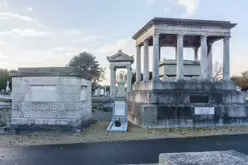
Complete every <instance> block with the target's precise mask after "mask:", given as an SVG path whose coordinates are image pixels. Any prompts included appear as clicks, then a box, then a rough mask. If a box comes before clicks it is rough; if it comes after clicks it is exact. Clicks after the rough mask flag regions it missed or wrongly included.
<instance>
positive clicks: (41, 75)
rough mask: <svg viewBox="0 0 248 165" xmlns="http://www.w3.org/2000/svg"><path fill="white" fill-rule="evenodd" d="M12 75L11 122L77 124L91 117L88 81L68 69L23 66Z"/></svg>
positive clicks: (17, 123) (50, 124) (21, 123)
mask: <svg viewBox="0 0 248 165" xmlns="http://www.w3.org/2000/svg"><path fill="white" fill-rule="evenodd" d="M11 76H12V116H11V125H12V126H14V127H16V128H20V127H26V126H39V127H47V126H48V127H52V126H65V127H70V128H71V127H73V128H74V127H79V126H81V125H82V124H86V123H88V122H89V121H90V119H91V82H90V81H89V80H86V79H83V78H82V77H80V76H79V75H77V74H76V73H75V72H74V71H73V69H72V68H68V67H62V68H23V69H19V70H18V73H16V74H11Z"/></svg>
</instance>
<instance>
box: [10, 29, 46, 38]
mask: <svg viewBox="0 0 248 165" xmlns="http://www.w3.org/2000/svg"><path fill="white" fill-rule="evenodd" d="M11 31H12V32H13V33H14V34H15V35H17V36H18V37H48V36H49V35H51V32H47V31H36V30H35V29H12V30H11Z"/></svg>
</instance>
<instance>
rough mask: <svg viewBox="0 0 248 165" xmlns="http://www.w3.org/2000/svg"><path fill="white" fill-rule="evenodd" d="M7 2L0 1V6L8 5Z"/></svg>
mask: <svg viewBox="0 0 248 165" xmlns="http://www.w3.org/2000/svg"><path fill="white" fill-rule="evenodd" d="M8 6H9V4H8V3H7V2H6V1H4V0H3V1H0V8H4V7H8Z"/></svg>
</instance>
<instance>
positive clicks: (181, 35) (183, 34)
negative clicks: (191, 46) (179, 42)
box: [177, 33, 185, 37]
mask: <svg viewBox="0 0 248 165" xmlns="http://www.w3.org/2000/svg"><path fill="white" fill-rule="evenodd" d="M177 36H178V37H183V36H185V33H178V34H177Z"/></svg>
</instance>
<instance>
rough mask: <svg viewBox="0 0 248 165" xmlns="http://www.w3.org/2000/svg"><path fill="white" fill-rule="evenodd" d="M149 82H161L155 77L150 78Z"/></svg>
mask: <svg viewBox="0 0 248 165" xmlns="http://www.w3.org/2000/svg"><path fill="white" fill-rule="evenodd" d="M151 81H152V82H160V81H161V80H160V79H159V77H156V78H152V79H151Z"/></svg>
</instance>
